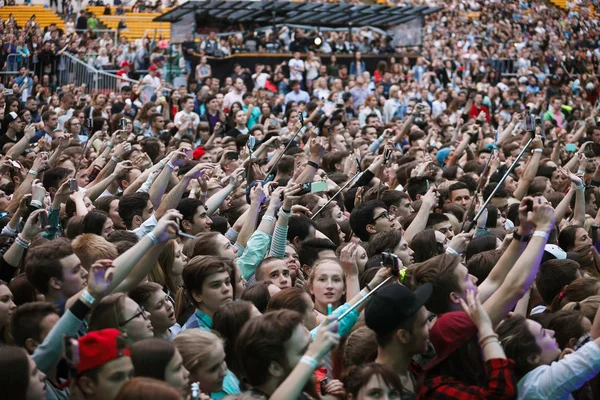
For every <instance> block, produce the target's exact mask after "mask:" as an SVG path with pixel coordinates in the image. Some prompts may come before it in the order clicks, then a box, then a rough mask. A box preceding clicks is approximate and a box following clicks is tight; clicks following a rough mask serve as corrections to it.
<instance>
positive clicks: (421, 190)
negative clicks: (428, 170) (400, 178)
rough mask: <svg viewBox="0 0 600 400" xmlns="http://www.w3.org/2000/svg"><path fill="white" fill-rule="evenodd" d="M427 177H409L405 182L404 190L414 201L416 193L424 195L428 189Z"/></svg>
mask: <svg viewBox="0 0 600 400" xmlns="http://www.w3.org/2000/svg"><path fill="white" fill-rule="evenodd" d="M429 181H430V179H429V178H426V177H425V178H416V177H413V178H410V179H409V180H408V182H407V183H406V187H405V192H406V193H408V195H409V196H410V198H411V199H412V200H413V201H414V200H417V196H418V195H421V196H422V195H424V194H425V193H427V190H429Z"/></svg>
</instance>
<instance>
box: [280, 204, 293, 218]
mask: <svg viewBox="0 0 600 400" xmlns="http://www.w3.org/2000/svg"><path fill="white" fill-rule="evenodd" d="M279 215H282V216H284V217H285V218H288V219H290V218H292V210H284V209H283V206H282V207H281V208H280V209H279Z"/></svg>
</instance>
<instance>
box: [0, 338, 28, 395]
mask: <svg viewBox="0 0 600 400" xmlns="http://www.w3.org/2000/svg"><path fill="white" fill-rule="evenodd" d="M0 370H2V373H1V374H0V387H1V388H2V393H3V397H5V398H7V399H11V400H25V399H26V394H27V388H28V387H29V381H30V376H31V374H30V373H29V357H28V356H27V353H26V352H25V350H24V349H20V348H18V347H0Z"/></svg>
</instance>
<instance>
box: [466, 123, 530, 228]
mask: <svg viewBox="0 0 600 400" xmlns="http://www.w3.org/2000/svg"><path fill="white" fill-rule="evenodd" d="M534 135H535V128H534V130H533V131H532V132H531V137H530V138H529V140H528V141H527V143H526V144H525V147H523V150H521V152H520V153H519V155H518V156H517V158H516V159H515V161H513V163H512V164H511V166H510V167H508V170H507V171H506V173H505V174H504V176H503V177H502V179H500V181H499V182H498V184H497V185H496V187H495V188H494V190H493V191H492V193H490V195H489V196H488V198H487V199H486V200H485V202H484V203H483V205H482V206H481V207H480V208H479V211H478V212H477V215H475V218H473V221H471V223H470V224H469V227H468V228H467V229H466V230H464V231H463V232H470V231H471V230H472V229H473V228H474V227H475V225H476V224H477V220H478V219H479V217H480V216H481V214H482V213H483V210H485V208H486V207H487V205H488V204H489V203H490V201H492V198H493V197H494V195H495V194H496V192H497V191H498V189H500V186H502V184H503V183H504V181H505V180H506V178H508V175H510V173H511V172H512V171H513V169H515V167H516V166H517V163H518V162H519V160H520V159H521V157H523V154H525V152H526V151H527V149H528V148H529V145H530V144H531V142H533V138H534V137H535V136H534ZM490 158H491V157H490Z"/></svg>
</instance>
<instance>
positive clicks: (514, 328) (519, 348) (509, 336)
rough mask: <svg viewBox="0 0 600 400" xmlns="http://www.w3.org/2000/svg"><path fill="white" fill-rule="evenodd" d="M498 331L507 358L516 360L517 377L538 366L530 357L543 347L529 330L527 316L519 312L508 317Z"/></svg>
mask: <svg viewBox="0 0 600 400" xmlns="http://www.w3.org/2000/svg"><path fill="white" fill-rule="evenodd" d="M496 333H497V334H498V336H499V339H500V342H501V343H502V347H504V352H505V353H506V358H510V359H511V360H513V361H514V362H515V374H516V377H517V379H520V378H521V377H523V376H525V374H527V373H528V372H529V371H531V370H532V369H534V368H535V367H536V366H535V365H533V364H531V363H530V362H529V361H528V359H529V358H530V357H532V356H536V355H538V354H540V353H541V352H542V349H541V348H540V347H539V346H538V345H537V342H536V340H535V336H533V334H532V333H531V331H529V326H528V325H527V320H526V319H525V317H523V316H521V315H518V314H514V315H513V316H511V317H508V318H507V319H505V320H504V321H503V322H502V323H501V324H500V325H498V328H497V329H496Z"/></svg>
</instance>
